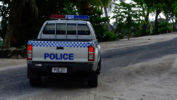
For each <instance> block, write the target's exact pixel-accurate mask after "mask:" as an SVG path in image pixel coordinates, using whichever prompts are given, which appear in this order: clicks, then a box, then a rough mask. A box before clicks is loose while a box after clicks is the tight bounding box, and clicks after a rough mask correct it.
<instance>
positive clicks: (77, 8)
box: [0, 0, 177, 48]
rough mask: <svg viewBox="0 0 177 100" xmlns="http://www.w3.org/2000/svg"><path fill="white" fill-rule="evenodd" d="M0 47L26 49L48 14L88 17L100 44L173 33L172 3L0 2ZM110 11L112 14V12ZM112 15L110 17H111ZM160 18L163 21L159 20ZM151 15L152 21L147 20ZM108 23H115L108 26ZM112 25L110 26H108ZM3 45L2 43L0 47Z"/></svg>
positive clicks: (175, 5)
mask: <svg viewBox="0 0 177 100" xmlns="http://www.w3.org/2000/svg"><path fill="white" fill-rule="evenodd" d="M0 2H2V4H1V5H0V11H1V12H0V17H1V18H2V21H1V27H2V28H0V29H1V30H0V37H2V38H3V47H4V48H10V47H20V48H25V45H26V42H27V41H28V40H29V39H34V38H36V36H37V34H38V32H39V29H40V27H41V25H42V24H43V22H44V21H46V20H48V19H50V15H51V14H60V15H62V14H64V15H89V16H90V21H91V23H92V24H93V27H94V28H95V31H96V35H97V38H98V40H99V41H112V40H117V39H121V38H125V37H128V39H129V38H130V37H135V36H143V35H153V34H162V33H167V32H173V31H176V26H177V1H175V0H132V1H131V2H130V3H127V2H126V0H63V1H61V0H22V1H20V0H0ZM111 9H112V10H111ZM110 13H113V16H110ZM160 14H163V15H164V16H165V18H162V17H161V16H160ZM150 15H153V16H154V20H150V17H151V16H150ZM110 20H115V22H114V23H110ZM111 24H113V25H111ZM1 44H2V43H1Z"/></svg>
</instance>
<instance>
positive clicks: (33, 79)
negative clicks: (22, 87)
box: [27, 67, 41, 87]
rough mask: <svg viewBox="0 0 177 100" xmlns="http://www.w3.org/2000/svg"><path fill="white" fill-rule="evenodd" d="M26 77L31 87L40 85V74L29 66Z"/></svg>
mask: <svg viewBox="0 0 177 100" xmlns="http://www.w3.org/2000/svg"><path fill="white" fill-rule="evenodd" d="M27 72H28V74H27V75H28V78H29V82H30V85H31V86H32V87H37V86H40V85H41V76H40V74H39V72H37V71H35V70H31V69H30V68H29V67H28V71H27Z"/></svg>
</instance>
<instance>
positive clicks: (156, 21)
mask: <svg viewBox="0 0 177 100" xmlns="http://www.w3.org/2000/svg"><path fill="white" fill-rule="evenodd" d="M159 14H160V10H156V16H155V34H158V33H159V32H158V30H159V26H158V24H159V23H158V16H159Z"/></svg>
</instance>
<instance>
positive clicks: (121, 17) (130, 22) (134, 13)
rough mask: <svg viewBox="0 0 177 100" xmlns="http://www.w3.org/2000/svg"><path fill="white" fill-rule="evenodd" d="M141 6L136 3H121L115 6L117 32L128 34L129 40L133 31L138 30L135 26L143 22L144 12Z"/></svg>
mask: <svg viewBox="0 0 177 100" xmlns="http://www.w3.org/2000/svg"><path fill="white" fill-rule="evenodd" d="M137 8H140V6H139V5H137V4H134V3H129V4H128V3H125V2H123V1H121V2H120V3H119V4H115V8H114V11H113V13H114V16H113V18H114V19H115V20H116V22H115V23H116V25H117V32H119V33H122V34H127V35H128V39H129V38H130V35H131V33H132V32H134V31H133V30H136V26H135V24H137V23H140V22H141V16H142V10H141V9H137Z"/></svg>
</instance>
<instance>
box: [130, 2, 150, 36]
mask: <svg viewBox="0 0 177 100" xmlns="http://www.w3.org/2000/svg"><path fill="white" fill-rule="evenodd" d="M133 1H134V2H136V3H137V4H138V5H140V7H141V9H142V17H143V19H144V20H142V23H143V30H142V32H143V34H142V35H147V34H148V33H147V26H148V24H149V14H150V13H151V12H152V2H149V0H133Z"/></svg>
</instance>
